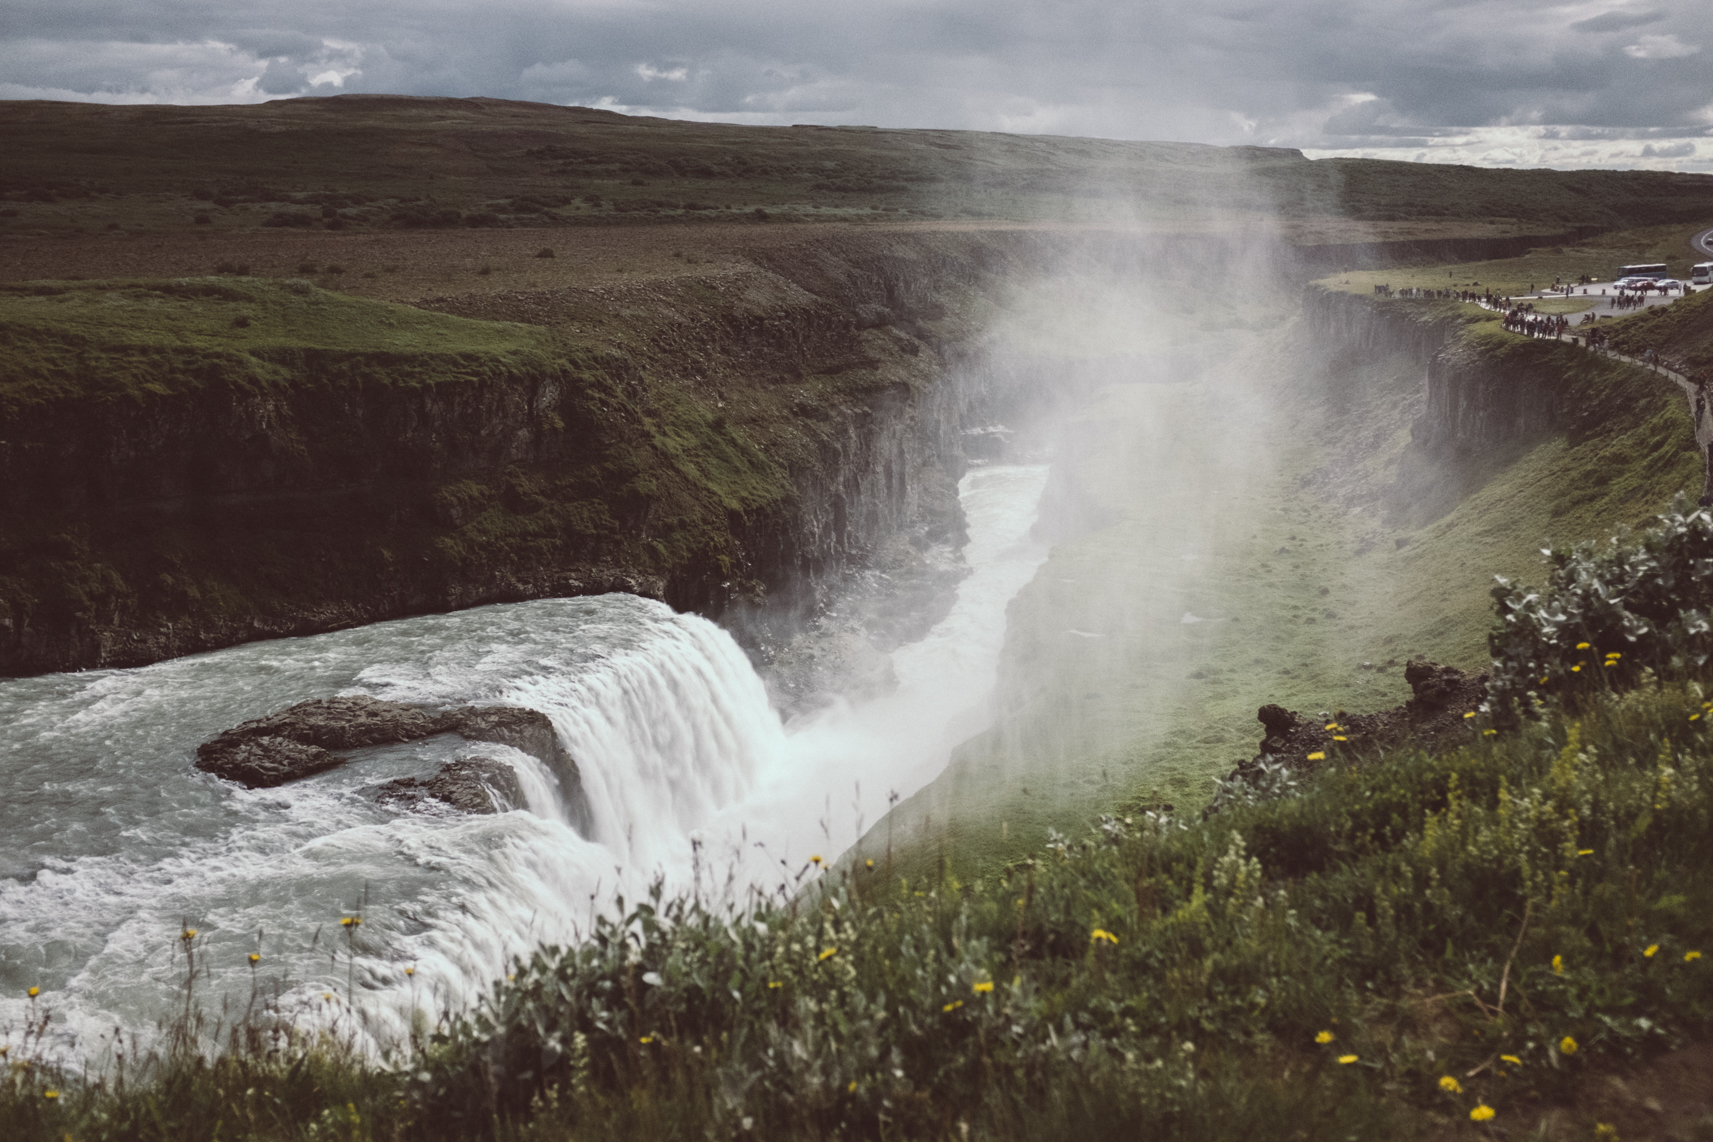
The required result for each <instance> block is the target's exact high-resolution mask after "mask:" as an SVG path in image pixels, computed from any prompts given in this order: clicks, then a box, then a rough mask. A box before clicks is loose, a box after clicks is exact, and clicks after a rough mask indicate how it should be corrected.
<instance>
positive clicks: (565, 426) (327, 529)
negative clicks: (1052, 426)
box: [0, 235, 1031, 675]
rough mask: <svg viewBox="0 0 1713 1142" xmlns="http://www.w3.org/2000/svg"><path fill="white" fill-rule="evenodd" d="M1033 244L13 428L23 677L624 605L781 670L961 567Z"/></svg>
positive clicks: (921, 253)
mask: <svg viewBox="0 0 1713 1142" xmlns="http://www.w3.org/2000/svg"><path fill="white" fill-rule="evenodd" d="M1023 245H1024V244H1023V243H1021V242H1008V241H1006V240H1005V239H1004V238H1003V236H1001V237H999V238H994V237H992V236H987V237H982V236H973V235H972V236H969V237H960V236H955V235H951V236H948V235H940V236H936V237H935V238H933V239H931V240H930V239H923V240H919V241H918V240H909V239H903V238H897V237H894V238H892V239H890V240H887V241H867V240H864V239H862V238H861V237H860V236H859V237H853V238H852V239H851V240H850V241H849V242H846V243H842V244H840V243H827V242H825V241H823V242H820V243H818V244H816V245H815V246H814V247H813V248H806V249H803V250H782V251H775V252H774V254H773V255H772V257H771V258H769V259H766V260H757V261H752V262H749V263H747V264H742V265H738V266H735V267H725V268H722V270H720V271H719V272H715V273H710V274H706V275H701V276H688V277H685V278H683V279H678V280H674V281H671V282H667V283H659V282H656V283H644V284H639V285H637V286H635V287H604V288H591V289H569V290H561V291H554V292H552V293H541V294H529V295H524V294H517V295H503V294H502V295H494V294H487V295H482V296H480V297H462V298H459V297H453V298H441V299H437V300H435V301H432V302H428V303H425V307H427V308H431V309H438V310H441V311H443V312H448V313H455V314H462V315H466V316H471V317H482V318H490V319H497V320H509V321H520V320H521V321H525V322H528V323H530V324H534V325H539V326H544V327H547V328H549V329H552V330H554V331H555V332H556V333H558V334H561V335H564V336H565V337H566V341H567V345H568V346H569V347H568V348H567V351H566V353H565V355H564V356H563V357H562V358H559V359H554V360H550V361H547V362H546V363H545V364H544V363H542V362H534V363H530V364H527V365H526V366H516V365H515V364H514V366H512V367H496V368H493V369H490V370H488V371H487V372H486V373H484V372H483V371H482V370H481V369H479V368H478V369H475V370H472V371H473V372H474V373H475V375H473V376H471V375H466V376H463V377H461V378H460V379H458V380H457V381H454V382H446V383H438V384H421V385H399V384H380V383H373V382H372V381H352V380H350V379H349V376H348V374H349V372H350V365H349V361H348V360H347V359H346V358H344V357H341V356H340V355H338V354H317V353H313V352H305V353H302V354H300V355H299V356H298V357H297V358H296V359H294V360H289V361H287V362H286V363H285V373H286V376H285V378H284V380H283V381H282V382H281V383H279V384H276V385H271V386H268V385H247V386H246V385H234V384H224V383H210V384H206V385H186V386H183V387H182V388H180V389H178V390H177V391H169V392H158V393H153V392H143V393H141V394H138V395H134V396H131V397H128V398H123V399H106V400H88V399H84V400H61V401H57V402H46V403H43V404H40V405H38V406H34V407H30V408H26V409H22V410H12V411H10V412H8V413H6V414H5V415H4V416H3V417H0V421H3V423H0V540H3V542H0V672H4V673H7V674H14V675H16V674H28V673H34V672H41V671H47V670H66V669H76V668H81V667H95V666H115V665H133V664H139V663H144V662H149V661H154V660H158V659H161V658H165V657H171V656H174V655H179V654H184V653H189V652H193V651H199V650H205V649H210V648H213V647H218V646H224V645H230V644H233V643H236V642H242V641H247V640H251V639H255V638H262V637H274V636H280V635H289V634H304V633H311V632H314V631H320V630H329V629H336V628H340V627H345V626H351V625H356V624H359V623H364V622H371V621H375V620H378V619H384V618H389V617H396V616H403V615H408V614H415V613H424V612H430V611H437V610H449V609H455V608H458V607H465V606H471V605H476V604H481V603H490V602H502V601H515V600H521V599H528V598H539V597H544V596H552V595H570V594H584V593H599V592H605V591H613V590H622V591H630V592H634V593H639V594H645V595H651V596H654V597H658V598H664V599H665V600H667V601H669V602H671V603H672V604H673V605H674V606H677V607H680V608H682V609H694V610H699V611H702V612H704V613H706V614H709V615H711V616H713V617H716V618H719V619H721V620H722V621H724V622H726V623H727V624H728V625H729V626H731V627H732V628H733V629H734V630H735V631H737V632H738V633H739V634H740V636H747V637H751V638H754V637H756V636H757V634H758V632H759V630H760V628H761V627H763V626H765V625H767V624H770V623H771V624H790V623H792V622H796V621H800V620H801V619H802V618H804V617H806V616H807V615H809V614H811V613H812V612H813V611H814V610H815V608H816V606H817V605H818V602H819V599H820V597H821V595H822V593H823V592H824V591H825V589H826V587H827V585H828V584H829V583H830V582H832V581H834V580H835V579H837V578H838V577H839V576H840V575H842V574H843V573H845V572H846V571H848V570H850V569H852V568H855V567H860V566H862V565H863V563H864V561H865V560H867V559H869V558H870V557H871V556H872V554H873V553H874V552H876V551H877V550H879V549H880V548H881V547H883V546H884V545H885V544H887V543H889V542H892V541H895V540H896V539H898V538H899V537H904V538H907V539H909V540H910V541H912V542H914V543H917V544H920V545H926V544H931V543H936V542H944V541H948V540H954V539H956V538H957V537H958V536H959V535H960V533H961V528H962V520H961V514H960V512H959V510H958V507H957V501H956V480H957V477H958V476H959V474H961V471H962V466H963V463H964V461H963V456H962V452H961V449H960V440H961V433H962V430H963V429H964V428H965V427H966V426H967V425H968V424H970V423H971V422H972V420H985V419H986V418H989V417H992V416H994V415H997V414H998V413H999V412H1000V411H1001V410H1003V408H1004V407H1005V405H1006V402H1007V399H1008V394H1007V393H1006V392H1005V391H1002V390H1003V389H1004V387H1005V386H1004V384H1000V383H995V382H994V381H993V378H992V377H991V376H990V375H989V374H988V373H987V372H985V371H984V368H983V364H982V344H981V333H982V329H983V320H982V315H983V313H984V312H985V311H986V310H987V309H989V308H991V305H992V296H993V295H994V294H996V293H998V292H999V291H1001V290H1003V289H1005V288H1009V282H1008V278H1010V277H1011V276H1013V275H1015V274H1017V273H1020V272H1021V271H1022V270H1023V269H1024V268H1025V266H1024V264H1023V263H1024V261H1025V260H1026V259H1027V258H1029V257H1030V256H1031V253H1030V252H1029V251H1027V250H1025V249H1023Z"/></svg>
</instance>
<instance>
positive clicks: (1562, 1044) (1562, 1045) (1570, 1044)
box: [1558, 1035, 1576, 1055]
mask: <svg viewBox="0 0 1713 1142" xmlns="http://www.w3.org/2000/svg"><path fill="white" fill-rule="evenodd" d="M1558 1053H1559V1054H1561V1055H1574V1054H1576V1040H1575V1039H1572V1038H1571V1037H1570V1036H1569V1035H1566V1036H1565V1037H1564V1038H1562V1039H1560V1040H1559V1041H1558Z"/></svg>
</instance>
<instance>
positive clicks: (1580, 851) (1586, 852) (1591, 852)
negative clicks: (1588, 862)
mask: <svg viewBox="0 0 1713 1142" xmlns="http://www.w3.org/2000/svg"><path fill="white" fill-rule="evenodd" d="M1576 855H1577V856H1579V857H1587V856H1593V855H1594V850H1593V849H1577V850H1576Z"/></svg>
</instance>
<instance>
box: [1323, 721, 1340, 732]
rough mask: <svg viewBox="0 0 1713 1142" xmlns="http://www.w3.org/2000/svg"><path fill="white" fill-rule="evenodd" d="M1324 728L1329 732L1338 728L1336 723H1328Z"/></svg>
mask: <svg viewBox="0 0 1713 1142" xmlns="http://www.w3.org/2000/svg"><path fill="white" fill-rule="evenodd" d="M1326 728H1327V729H1329V730H1336V729H1337V728H1338V723H1337V722H1328V723H1327V724H1326Z"/></svg>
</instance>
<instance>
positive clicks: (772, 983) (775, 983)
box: [767, 979, 785, 991]
mask: <svg viewBox="0 0 1713 1142" xmlns="http://www.w3.org/2000/svg"><path fill="white" fill-rule="evenodd" d="M784 986H785V985H784V984H782V983H780V982H779V981H778V980H776V979H770V980H768V981H767V990H769V991H773V990H775V989H776V988H781V987H784Z"/></svg>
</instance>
